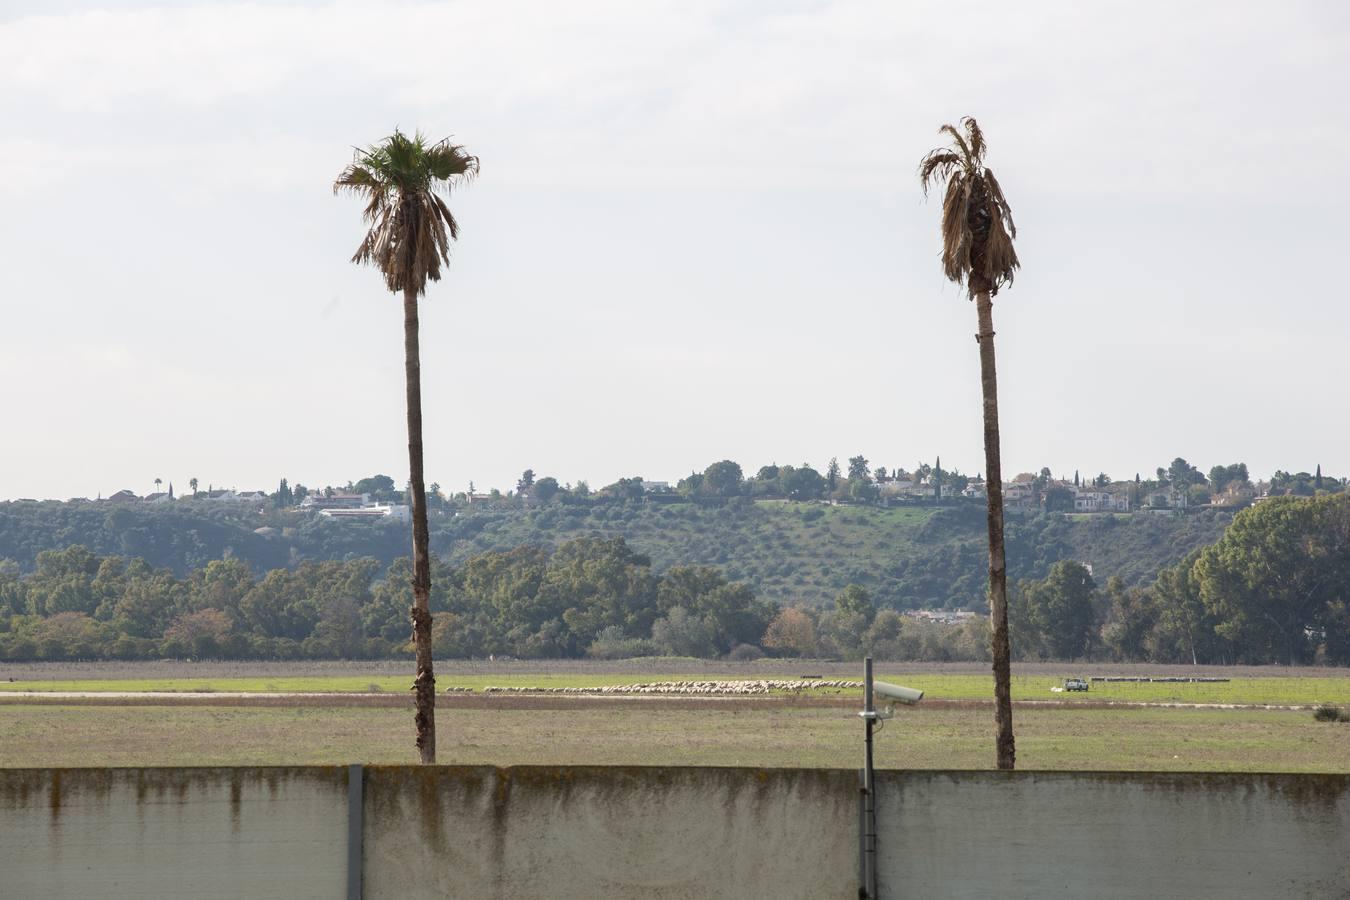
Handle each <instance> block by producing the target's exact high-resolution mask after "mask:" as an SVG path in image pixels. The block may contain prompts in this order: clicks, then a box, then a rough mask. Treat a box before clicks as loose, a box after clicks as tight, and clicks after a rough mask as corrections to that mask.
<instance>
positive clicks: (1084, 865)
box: [0, 766, 1350, 900]
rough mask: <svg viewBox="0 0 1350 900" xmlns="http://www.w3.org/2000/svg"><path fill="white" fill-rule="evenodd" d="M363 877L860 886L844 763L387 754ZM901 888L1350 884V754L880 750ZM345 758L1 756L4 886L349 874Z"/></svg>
mask: <svg viewBox="0 0 1350 900" xmlns="http://www.w3.org/2000/svg"><path fill="white" fill-rule="evenodd" d="M364 778H365V785H364V801H363V803H362V806H361V809H362V813H363V816H364V826H365V827H364V834H363V845H364V856H363V869H364V883H365V896H367V897H371V898H384V897H398V898H400V900H404V898H409V900H411V898H421V897H428V898H429V897H464V898H474V900H478V898H506V897H511V898H544V897H548V898H582V897H585V898H601V897H644V898H661V900H676V898H680V900H684V898H711V897H737V898H740V897H773V898H793V897H800V898H812V900H815V898H836V897H837V898H840V900H843V898H851V897H856V895H857V827H858V807H857V801H858V795H857V774H856V773H855V772H853V771H846V770H832V771H822V770H797V769H716V768H594V767H565V768H550V767H518V768H512V769H495V768H489V767H482V768H457V767H436V768H426V769H424V768H417V767H397V766H390V767H384V766H377V767H372V768H368V769H366V770H365V773H364ZM878 791H879V796H878V831H879V833H880V842H879V844H880V851H879V860H880V865H879V870H880V871H879V882H880V887H881V892H882V896H883V897H886V898H897V897H906V898H915V897H917V898H925V900H928V898H941V897H988V896H999V897H1025V898H1057V897H1064V898H1070V897H1072V898H1080V897H1103V898H1125V897H1130V898H1134V897H1150V898H1188V900H1190V898H1206V897H1215V898H1217V897H1223V898H1248V897H1250V898H1261V900H1268V898H1283V897H1296V898H1318V900H1323V898H1338V897H1339V898H1350V775H1308V776H1299V775H1236V774H1235V775H1189V774H1169V775H1158V774H1150V773H1045V772H1017V773H1001V772H883V773H879V775H878ZM347 818H348V807H347V771H346V769H344V768H318V767H316V768H294V769H291V768H259V769H62V770H25V769H0V897H2V898H6V900H8V898H10V897H17V898H26V897H42V898H63V897H112V898H116V897H145V898H153V897H175V898H178V897H250V898H252V897H281V898H286V900H299V898H308V897H324V898H331V897H338V898H340V897H343V896H345V885H346V874H347V871H346V864H347Z"/></svg>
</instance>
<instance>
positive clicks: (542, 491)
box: [534, 475, 559, 503]
mask: <svg viewBox="0 0 1350 900" xmlns="http://www.w3.org/2000/svg"><path fill="white" fill-rule="evenodd" d="M558 490H559V488H558V479H556V478H554V477H553V476H551V475H545V476H544V477H543V478H540V479H539V480H538V481H536V482H535V483H534V498H535V499H536V500H538V501H539V502H540V503H547V502H549V501H550V500H552V499H553V498H554V497H556V496H558Z"/></svg>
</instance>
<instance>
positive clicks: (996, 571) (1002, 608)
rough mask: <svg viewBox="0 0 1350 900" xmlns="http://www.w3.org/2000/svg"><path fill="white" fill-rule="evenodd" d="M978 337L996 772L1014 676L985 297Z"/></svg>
mask: <svg viewBox="0 0 1350 900" xmlns="http://www.w3.org/2000/svg"><path fill="white" fill-rule="evenodd" d="M975 309H976V312H977V313H978V315H979V320H980V331H979V333H978V334H977V335H975V340H976V341H978V342H979V344H980V386H981V388H982V389H983V393H984V470H985V475H984V477H985V494H986V496H987V498H988V501H989V516H988V518H989V621H990V625H991V626H992V628H993V632H994V639H993V656H994V721H995V723H996V724H997V726H998V735H997V737H996V739H995V740H996V746H997V748H998V767H999V768H1000V769H1012V768H1014V767H1015V765H1016V758H1017V751H1016V749H1015V747H1014V746H1013V726H1012V671H1011V662H1010V660H1011V654H1010V652H1009V648H1008V570H1007V566H1006V565H1005V563H1004V556H1003V467H1002V465H1001V464H1000V462H999V447H998V374H997V369H996V368H995V366H994V304H993V300H992V299H991V298H990V296H989V292H988V291H980V292H979V293H977V294H976V295H975Z"/></svg>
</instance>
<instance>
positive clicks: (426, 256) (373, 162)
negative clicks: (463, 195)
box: [333, 131, 478, 295]
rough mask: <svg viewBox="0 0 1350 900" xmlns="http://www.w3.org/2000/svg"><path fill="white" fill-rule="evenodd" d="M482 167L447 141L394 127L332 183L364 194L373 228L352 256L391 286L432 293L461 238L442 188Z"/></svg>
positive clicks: (336, 190)
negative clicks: (453, 244)
mask: <svg viewBox="0 0 1350 900" xmlns="http://www.w3.org/2000/svg"><path fill="white" fill-rule="evenodd" d="M477 173H478V158H477V157H475V156H470V155H469V154H468V153H466V152H465V150H464V148H463V147H461V146H459V145H457V144H452V143H450V142H449V141H448V140H444V141H440V142H438V143H436V144H428V143H427V142H426V141H425V140H424V139H423V137H422V136H421V135H420V134H417V135H414V136H413V137H408V136H407V135H404V134H403V133H402V132H400V131H395V132H394V133H393V134H392V135H390V136H389V137H388V138H385V139H384V140H383V141H381V142H380V143H379V144H376V145H375V146H373V147H370V148H369V149H367V150H359V149H358V150H357V151H356V158H355V159H354V160H353V162H352V164H351V165H349V166H348V167H347V168H346V169H344V170H343V171H342V173H341V174H340V175H339V176H338V177H337V180H336V181H334V182H333V193H335V194H337V193H341V192H343V191H346V192H349V193H354V194H357V195H359V196H362V197H364V198H366V201H367V202H366V208H365V210H364V211H363V214H362V215H363V217H364V219H365V221H366V222H367V223H368V224H369V226H370V228H369V230H368V231H367V232H366V235H365V237H364V238H363V239H362V241H361V244H360V246H358V247H357V248H356V253H355V254H353V255H352V262H354V263H358V264H366V263H369V264H371V265H374V266H375V267H376V268H377V269H379V270H380V272H381V274H383V275H384V281H385V285H386V286H387V287H388V288H389V290H391V291H395V292H402V291H404V290H405V289H408V288H411V289H412V290H414V292H415V293H417V294H419V295H420V294H423V293H425V292H426V284H427V281H428V280H430V281H439V280H440V278H441V265H442V263H448V262H449V261H450V244H451V242H452V241H454V240H456V239H458V237H459V223H458V222H456V221H455V217H454V216H453V215H452V214H451V212H450V207H449V206H448V205H447V204H446V202H445V201H444V200H443V199H442V198H441V197H440V196H439V194H438V193H437V192H438V191H443V192H445V193H446V194H449V192H450V189H451V187H452V186H453V185H454V184H455V183H457V182H459V181H461V180H463V179H466V178H472V177H473V176H474V175H476V174H477Z"/></svg>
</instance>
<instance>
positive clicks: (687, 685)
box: [445, 678, 862, 697]
mask: <svg viewBox="0 0 1350 900" xmlns="http://www.w3.org/2000/svg"><path fill="white" fill-rule="evenodd" d="M860 687H862V682H861V681H841V680H832V679H821V678H811V679H800V680H788V679H783V678H767V679H757V680H753V681H652V682H644V683H640V684H607V685H604V686H603V687H529V686H512V687H497V686H494V685H488V686H487V687H485V688H483V693H485V694H672V695H682V694H683V695H688V694H699V695H704V696H709V695H718V696H728V697H731V696H746V695H748V694H769V693H781V692H800V691H816V690H823V689H834V690H839V689H842V688H860ZM472 690H473V688H468V687H448V688H446V689H445V692H446V693H447V694H458V693H465V692H470V691H472Z"/></svg>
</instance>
